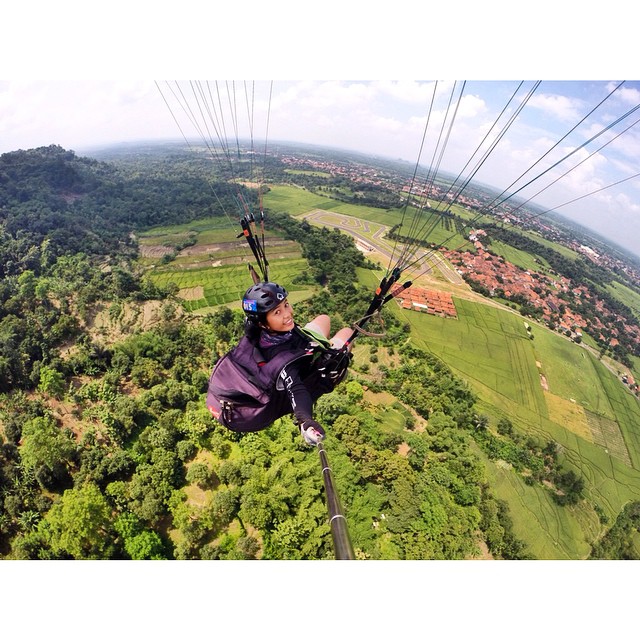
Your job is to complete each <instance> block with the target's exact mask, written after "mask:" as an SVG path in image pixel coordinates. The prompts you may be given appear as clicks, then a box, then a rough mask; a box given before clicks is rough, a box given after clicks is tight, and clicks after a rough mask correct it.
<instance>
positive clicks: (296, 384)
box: [282, 360, 313, 422]
mask: <svg viewBox="0 0 640 640" xmlns="http://www.w3.org/2000/svg"><path fill="white" fill-rule="evenodd" d="M282 373H283V374H284V375H283V379H284V388H285V391H286V392H287V394H288V396H289V401H290V402H291V411H292V412H293V414H294V415H295V417H296V418H297V419H298V421H300V422H304V420H308V419H309V418H312V417H313V400H312V398H311V394H310V393H309V390H308V389H307V387H306V386H305V385H304V382H302V380H301V379H300V361H299V360H298V361H297V362H292V363H291V364H289V365H287V366H286V367H284V368H283V369H282Z"/></svg>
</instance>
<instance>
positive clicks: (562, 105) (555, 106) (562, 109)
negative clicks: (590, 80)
mask: <svg viewBox="0 0 640 640" xmlns="http://www.w3.org/2000/svg"><path fill="white" fill-rule="evenodd" d="M527 106H531V107H534V108H536V109H539V110H540V111H542V112H543V113H544V114H545V115H546V116H549V117H553V118H556V119H558V120H561V121H566V122H577V121H578V120H580V118H581V117H582V114H581V113H580V109H579V107H580V103H579V102H578V101H577V100H575V99H573V98H570V97H569V96H563V95H555V94H550V93H544V94H534V95H533V96H532V97H531V99H530V100H529V102H528V105H527Z"/></svg>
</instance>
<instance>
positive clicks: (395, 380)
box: [0, 147, 638, 559]
mask: <svg viewBox="0 0 640 640" xmlns="http://www.w3.org/2000/svg"><path fill="white" fill-rule="evenodd" d="M143 156H144V157H140V155H135V154H133V155H132V156H131V157H129V158H125V159H122V158H120V159H118V161H117V162H116V161H114V162H104V161H102V162H98V161H95V160H88V159H83V158H77V157H76V156H75V154H73V153H72V152H67V151H65V150H63V149H60V148H59V147H48V148H46V149H38V150H32V151H26V152H17V153H16V154H5V155H4V156H1V157H0V207H1V209H0V212H1V220H2V236H1V238H0V240H1V242H0V251H1V253H0V257H1V261H0V269H2V274H3V276H4V279H3V282H2V296H0V301H1V302H2V308H1V309H0V335H1V336H2V337H3V338H4V339H3V340H2V341H0V373H2V377H1V380H2V387H1V388H0V392H2V395H0V428H1V433H2V448H1V460H0V463H1V467H0V482H1V486H2V489H1V497H2V502H1V510H0V534H1V537H0V554H2V556H3V557H5V558H22V559H35V558H47V559H57V558H60V559H66V558H78V559H80V558H134V559H146V558H167V559H171V558H176V559H198V558H207V559H245V558H247V559H248V558H265V559H269V558H271V559H280V558H283V559H284V558H286V559H319V558H330V557H333V550H332V541H331V536H330V531H329V527H328V524H327V512H326V505H325V503H324V495H323V490H322V479H321V475H320V469H319V467H318V460H317V456H316V455H315V452H313V451H312V450H309V449H307V448H305V446H304V445H303V443H302V440H301V439H300V436H299V435H298V434H297V433H296V431H295V428H294V426H293V424H292V423H291V421H290V420H289V419H288V418H285V419H282V420H280V421H277V422H276V423H275V424H274V425H273V426H272V427H271V428H269V429H268V430H266V431H265V432H261V433H258V434H252V435H249V436H244V437H242V438H238V437H237V436H235V435H234V434H232V433H231V432H229V431H227V430H225V429H224V428H222V427H220V426H219V425H217V424H216V423H214V422H213V421H212V420H211V418H210V416H209V414H208V412H207V411H206V408H205V406H204V393H205V391H206V384H207V379H208V374H209V372H210V369H211V366H212V364H213V362H215V361H216V360H217V358H218V357H220V356H221V355H222V354H223V353H225V352H226V350H227V349H228V348H229V346H230V345H232V344H233V343H234V342H235V341H236V340H237V338H238V336H239V335H240V332H241V330H242V315H241V313H240V312H239V311H237V310H234V309H233V307H231V308H225V307H224V304H225V303H229V302H231V301H232V300H233V299H234V298H235V299H237V296H238V292H241V291H242V288H243V286H244V285H243V278H244V279H245V281H246V278H247V276H246V264H244V261H243V260H242V259H240V260H238V262H239V264H234V261H236V257H237V256H236V255H235V249H234V248H233V247H231V246H227V247H226V248H225V251H226V253H224V255H222V254H217V252H216V251H215V250H214V246H213V245H215V244H216V239H218V240H222V242H230V239H228V238H226V235H225V234H227V233H228V230H225V229H227V228H228V227H229V226H228V225H227V222H225V221H224V216H223V212H222V211H221V209H223V208H224V206H223V205H220V203H219V202H216V201H215V200H214V199H212V198H211V195H210V194H211V182H210V176H207V175H206V170H204V169H203V166H202V165H201V164H200V163H198V162H195V163H194V164H192V163H190V162H188V160H187V157H186V156H185V154H182V153H181V152H178V151H175V150H172V151H171V152H170V153H166V152H162V153H159V155H158V156H154V155H152V156H151V158H147V157H146V154H143ZM278 175H282V174H280V173H279V174H278ZM220 191H221V192H222V193H223V194H224V192H225V190H224V188H222V187H221V188H220ZM249 193H250V192H249ZM248 197H249V196H248ZM385 199H388V193H387V194H386V196H385ZM214 202H215V204H214ZM219 205H220V206H219ZM269 220H270V226H269V229H268V233H269V237H270V241H271V242H272V243H273V246H274V247H276V246H278V247H280V248H281V249H282V255H279V256H277V257H276V256H274V264H273V265H272V269H273V272H274V273H276V274H277V273H281V274H282V275H283V277H284V280H285V282H283V283H284V284H285V285H286V286H287V287H288V288H290V290H291V291H292V292H293V293H292V296H293V295H295V296H297V297H296V298H295V306H296V313H297V315H296V319H297V320H298V321H304V320H305V318H309V317H312V315H313V314H315V313H318V312H320V311H322V312H328V313H330V314H331V315H332V317H333V318H334V320H335V322H336V324H337V323H339V322H345V321H348V320H349V318H345V317H343V314H344V315H347V314H349V315H351V316H353V314H354V313H363V310H364V309H366V305H367V301H368V298H369V297H370V295H371V293H370V292H371V280H372V279H373V280H375V277H376V272H375V267H374V265H372V264H370V263H368V261H367V260H366V259H365V258H364V257H363V254H362V253H361V252H360V251H358V250H357V249H356V247H355V245H354V244H353V242H352V241H351V240H350V239H349V238H348V237H347V236H346V235H345V234H342V233H339V232H338V231H328V230H327V229H322V228H315V227H312V226H311V225H309V224H307V223H305V222H299V221H295V220H293V219H291V218H289V217H288V216H287V215H285V214H283V213H278V212H277V211H272V212H270V215H269ZM230 228H231V229H232V225H231V226H230ZM150 238H163V240H162V242H165V241H167V242H168V243H169V244H168V245H167V247H168V248H169V250H170V251H169V254H167V255H168V256H169V257H168V258H165V257H164V256H163V255H161V254H160V253H157V254H156V253H150V252H149V253H145V252H144V251H140V247H141V246H142V247H144V246H150V245H149V244H146V245H145V242H147V239H150ZM185 239H186V240H187V242H186V243H185V242H184V241H185ZM157 246H159V245H157ZM198 246H203V247H207V248H206V249H204V250H202V251H201V252H199V251H196V250H191V251H187V249H189V248H191V249H195V248H197V247H198ZM212 252H213V253H214V254H216V260H209V262H218V259H219V260H220V261H221V262H225V261H226V263H227V264H218V265H213V264H208V263H207V260H206V259H204V257H205V256H208V255H209V254H210V253H212ZM243 268H244V271H243V273H244V274H245V275H244V276H241V275H240V274H241V272H242V270H243ZM216 269H218V271H215V270H216ZM223 269H224V270H225V271H224V274H225V275H224V276H223V277H221V275H220V274H222V273H223V271H222V270H223ZM279 269H280V271H279ZM211 270H214V273H215V274H216V276H215V277H213V278H211V277H210V276H211ZM234 270H235V271H234ZM236 271H237V273H236ZM178 274H180V275H181V276H182V277H184V276H185V274H188V276H189V278H187V279H186V280H183V281H181V282H182V284H177V283H176V281H175V279H176V277H177V275H178ZM198 274H200V275H198ZM199 278H200V279H201V280H202V284H199V282H200V280H199ZM199 286H202V289H201V290H198V291H200V292H201V294H202V297H203V299H205V300H206V304H205V305H194V304H193V300H187V299H186V298H185V297H184V296H179V295H177V294H178V293H179V292H180V291H184V290H190V289H193V288H194V287H199ZM221 291H224V295H222V296H219V292H221ZM199 296H200V293H198V295H195V294H194V295H193V296H191V298H194V299H199ZM225 296H228V297H225ZM292 299H293V298H292ZM190 304H191V306H190ZM195 311H198V314H196V313H195ZM384 321H385V329H386V336H385V337H384V338H383V339H374V338H362V339H361V340H359V341H358V347H357V350H356V358H355V365H354V368H353V371H352V373H351V376H350V378H349V379H348V381H347V382H345V383H343V384H342V385H341V386H340V387H339V388H338V390H336V391H335V392H334V393H332V394H329V395H327V396H325V397H323V398H322V399H321V400H320V401H319V403H318V408H317V411H318V416H319V418H320V420H321V421H322V423H323V424H324V425H326V427H327V432H328V438H327V449H328V451H329V455H330V457H331V461H332V467H333V469H334V474H335V480H336V484H337V488H338V491H339V494H340V498H341V501H342V503H343V507H344V509H345V512H346V514H347V519H348V523H349V530H350V533H351V537H352V541H353V544H354V547H355V549H356V553H357V555H358V557H359V558H362V559H366V558H370V559H430V558H438V559H463V558H471V557H480V556H481V555H482V554H483V553H484V554H485V556H487V555H489V556H490V557H493V558H513V559H517V558H529V557H531V558H533V557H552V556H549V555H545V554H547V550H546V549H545V548H544V547H540V548H536V549H534V548H532V545H531V544H527V543H526V542H524V541H523V540H524V538H525V537H526V535H527V534H526V531H524V527H523V523H524V522H525V519H526V518H528V517H529V516H528V515H526V514H525V515H522V514H521V513H519V512H513V510H512V508H511V505H512V504H513V501H512V493H510V492H509V491H507V490H506V489H505V485H506V483H507V482H510V481H511V482H521V483H522V484H523V486H526V487H527V488H528V489H527V490H531V491H535V492H536V494H537V495H538V499H539V500H540V501H541V502H542V503H544V504H545V505H548V508H549V509H550V511H551V512H552V513H553V514H554V518H556V521H558V522H560V529H562V523H566V524H567V526H569V527H574V526H575V523H576V521H577V522H580V518H582V519H583V525H584V527H586V528H590V530H591V532H592V535H591V536H590V537H589V536H587V537H585V536H584V532H583V531H581V532H580V533H579V535H578V536H577V538H578V539H579V541H580V544H579V545H575V544H571V543H569V544H566V543H565V542H564V537H565V536H567V535H570V534H568V533H567V531H566V530H562V531H560V532H559V533H557V539H558V541H560V540H563V542H562V546H563V549H566V550H567V553H568V557H576V558H577V557H590V556H591V555H592V554H596V553H597V554H599V555H598V557H636V555H637V552H636V551H635V550H634V549H635V547H634V544H635V543H634V538H633V532H632V530H630V528H629V527H630V523H634V522H635V520H634V518H635V512H634V511H633V509H630V510H629V509H626V510H622V508H621V505H618V504H615V505H613V504H607V505H601V504H599V503H598V502H597V501H594V494H593V487H594V486H596V484H597V483H596V481H595V480H594V479H593V478H591V477H584V476H582V475H581V474H580V472H579V470H580V469H581V465H580V464H575V460H572V459H571V457H570V456H567V455H566V451H567V448H568V443H567V442H566V441H565V440H564V439H563V436H562V434H561V433H560V432H558V433H557V434H555V435H556V436H557V440H554V439H553V438H551V437H550V434H549V431H548V430H547V431H544V430H543V431H542V432H540V434H539V437H538V438H533V439H532V438H523V437H522V435H521V432H520V429H521V425H519V424H516V425H514V424H511V423H510V421H508V420H504V419H503V420H502V421H498V420H497V417H496V416H493V415H491V416H490V418H491V419H492V420H496V422H497V424H496V425H493V424H489V421H488V420H487V416H486V415H484V409H485V401H484V400H481V399H479V396H478V391H477V390H476V389H475V388H474V387H473V386H472V385H470V384H469V383H468V382H466V381H464V380H463V378H462V377H460V376H459V375H458V373H457V372H456V373H454V371H453V370H452V368H451V367H450V366H448V365H447V364H446V363H445V362H446V360H445V358H443V357H442V356H441V355H434V354H433V353H429V352H428V351H427V350H425V349H424V348H422V347H420V345H418V344H416V340H415V338H416V335H415V333H414V330H413V327H412V326H411V324H409V323H407V322H406V321H405V319H403V317H402V316H397V314H396V313H395V312H391V311H390V312H388V313H386V314H385V316H384ZM410 336H411V340H409V337H410ZM558 442H561V443H562V447H561V448H559V447H558V446H557V443H558ZM563 451H564V452H565V453H564V454H563ZM496 461H498V462H500V461H502V462H504V463H506V464H507V465H510V466H511V468H515V469H516V471H517V473H516V474H512V475H509V476H506V479H505V477H504V474H503V476H500V471H499V470H500V469H502V467H500V466H499V465H497V464H496ZM568 462H569V463H570V464H568ZM616 464H618V463H616ZM503 471H504V469H503ZM624 472H625V466H624V465H623V466H620V467H619V473H620V474H623V473H624ZM527 478H529V480H527ZM606 481H607V482H613V483H614V484H615V483H616V482H618V481H620V480H618V479H617V478H616V479H610V478H607V479H606ZM621 481H622V482H625V483H626V485H627V486H628V487H629V488H628V494H626V495H628V496H629V499H630V500H637V499H638V498H636V497H634V496H635V489H634V486H635V484H636V479H635V475H634V472H633V471H629V472H628V476H627V478H625V479H624V480H621ZM606 495H607V494H606V492H605V491H602V496H606ZM576 511H578V512H579V513H580V514H582V515H579V516H578V517H577V518H576V517H574V515H570V514H571V513H573V512H576ZM618 516H620V517H618ZM537 526H538V527H539V526H540V525H537ZM609 530H611V531H612V532H613V533H615V538H614V537H613V536H608V532H609ZM545 535H549V536H553V535H554V534H553V532H552V531H550V530H546V529H545ZM596 543H597V544H596ZM553 557H555V556H553Z"/></svg>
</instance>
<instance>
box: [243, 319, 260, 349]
mask: <svg viewBox="0 0 640 640" xmlns="http://www.w3.org/2000/svg"><path fill="white" fill-rule="evenodd" d="M261 333H262V327H261V326H260V323H259V322H258V321H257V320H252V319H251V318H245V319H244V335H245V336H247V338H249V342H251V344H254V345H257V344H258V340H260V334H261Z"/></svg>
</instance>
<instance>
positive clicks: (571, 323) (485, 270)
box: [443, 229, 640, 392]
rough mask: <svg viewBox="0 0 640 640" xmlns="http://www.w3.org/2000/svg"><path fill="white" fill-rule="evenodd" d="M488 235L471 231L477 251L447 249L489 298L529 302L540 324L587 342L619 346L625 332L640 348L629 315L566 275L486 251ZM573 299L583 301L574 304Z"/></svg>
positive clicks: (639, 332)
mask: <svg viewBox="0 0 640 640" xmlns="http://www.w3.org/2000/svg"><path fill="white" fill-rule="evenodd" d="M485 235H486V234H485V232H484V231H483V230H481V229H479V230H474V231H473V232H472V233H471V234H470V236H469V239H470V240H471V241H472V242H473V245H474V250H475V252H471V251H464V252H460V251H449V250H443V253H444V255H445V256H446V257H447V259H448V260H449V261H451V263H452V264H453V265H454V266H455V267H456V269H457V271H458V273H460V274H461V275H462V276H463V277H464V278H465V279H466V280H467V282H469V283H470V284H473V285H474V288H476V289H477V290H480V291H481V292H483V293H484V294H485V295H488V296H490V297H499V298H503V299H506V300H517V301H518V302H519V303H520V304H523V303H524V304H527V305H530V306H531V307H532V308H533V309H535V312H534V313H535V315H536V317H537V318H538V319H539V320H540V321H541V322H543V323H544V324H546V325H547V326H548V327H549V328H551V329H554V330H556V331H558V332H560V333H563V334H565V335H566V336H568V337H570V338H571V339H573V340H574V341H576V342H580V341H581V340H582V336H583V333H588V334H589V335H591V336H592V337H593V338H594V339H596V341H597V342H598V343H600V344H606V345H607V346H609V347H611V348H614V347H616V346H617V345H618V344H619V338H620V337H621V332H624V335H625V337H626V338H627V339H631V341H632V343H633V344H634V345H635V346H640V328H639V327H638V326H637V325H629V324H627V323H626V321H625V319H624V318H622V317H621V316H618V315H616V314H615V313H614V312H612V311H611V310H609V309H607V308H606V306H605V304H604V303H603V302H602V300H599V299H594V298H593V296H592V294H591V293H590V291H589V289H588V288H587V287H586V286H584V285H576V284H574V283H572V282H571V280H569V279H568V278H566V277H564V276H557V277H553V278H552V277H549V276H547V275H544V274H540V273H537V272H535V271H529V270H526V269H522V268H521V267H518V266H516V265H513V264H511V263H509V262H507V261H506V260H505V259H504V258H502V257H500V256H496V255H495V254H494V253H491V252H489V251H487V250H486V249H485V247H484V245H483V243H482V238H483V236H485ZM478 285H479V286H478ZM572 299H573V300H574V301H576V302H577V303H578V304H573V305H570V304H569V301H571V300H572ZM582 302H584V303H588V304H582ZM581 306H584V307H585V308H588V307H591V308H593V309H595V313H589V314H588V317H587V315H586V312H585V314H582V313H580V312H579V311H577V310H576V309H579V308H580V307H581ZM625 378H626V380H623V382H624V383H625V384H627V385H628V386H629V387H630V388H631V389H632V390H634V391H636V392H637V391H638V385H637V384H636V382H635V380H634V379H633V377H632V376H630V375H629V376H625Z"/></svg>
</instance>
